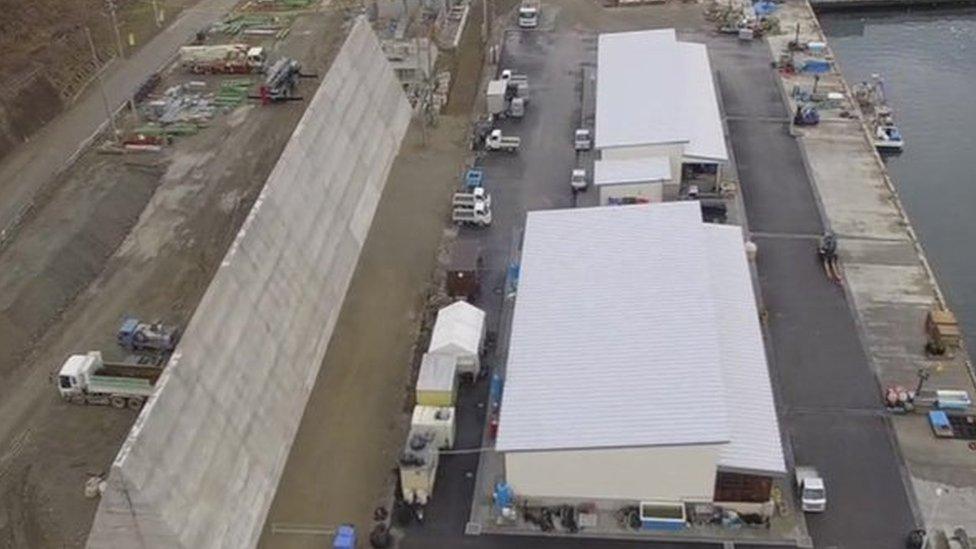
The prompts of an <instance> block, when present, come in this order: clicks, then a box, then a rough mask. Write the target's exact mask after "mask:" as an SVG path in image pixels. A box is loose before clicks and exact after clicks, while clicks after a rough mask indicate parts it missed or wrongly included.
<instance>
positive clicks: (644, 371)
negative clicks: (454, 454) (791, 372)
mask: <svg viewBox="0 0 976 549" xmlns="http://www.w3.org/2000/svg"><path fill="white" fill-rule="evenodd" d="M570 234H571V235H573V238H566V235H570ZM519 279H520V280H519V288H518V296H517V298H516V300H517V301H516V305H515V313H514V317H513V321H512V334H511V338H510V345H509V354H508V365H507V371H506V383H505V391H504V395H503V401H502V407H501V419H500V426H499V433H498V440H497V444H496V447H497V449H498V450H500V451H519V450H523V451H529V450H554V449H574V448H576V449H578V448H613V447H627V446H655V445H678V444H722V449H721V453H720V463H721V465H722V466H725V467H730V468H735V469H743V470H757V471H768V472H782V471H783V470H784V465H783V454H782V446H781V444H780V438H779V429H778V425H777V420H776V413H775V408H774V406H773V401H772V392H771V389H770V383H769V374H768V369H767V366H766V361H765V355H764V347H763V344H762V337H761V332H760V331H759V325H758V317H757V312H756V306H755V298H754V295H753V291H752V286H751V279H750V275H749V271H748V265H747V263H746V260H745V249H744V245H743V241H742V236H741V229H739V228H737V227H716V226H712V225H707V224H705V223H703V222H702V220H701V212H700V208H699V206H698V203H697V202H674V203H666V204H653V205H638V206H617V207H604V208H580V209H573V210H549V211H539V212H531V213H529V215H528V221H527V227H526V233H525V241H524V244H523V250H522V264H521V269H520V276H519Z"/></svg>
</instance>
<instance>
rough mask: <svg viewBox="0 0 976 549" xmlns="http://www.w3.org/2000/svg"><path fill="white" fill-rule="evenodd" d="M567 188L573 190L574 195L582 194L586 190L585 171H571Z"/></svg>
mask: <svg viewBox="0 0 976 549" xmlns="http://www.w3.org/2000/svg"><path fill="white" fill-rule="evenodd" d="M569 186H570V188H571V189H573V192H574V193H578V192H583V191H585V190H586V170H584V169H582V168H576V169H574V170H573V174H572V175H571V176H570V177H569Z"/></svg>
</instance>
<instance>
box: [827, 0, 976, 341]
mask: <svg viewBox="0 0 976 549" xmlns="http://www.w3.org/2000/svg"><path fill="white" fill-rule="evenodd" d="M820 22H821V24H822V26H823V28H824V31H825V32H826V33H827V36H828V37H829V41H830V45H831V47H832V48H833V50H834V54H835V55H836V56H837V58H838V61H839V63H840V67H841V70H842V71H843V72H844V76H845V77H846V79H847V81H848V83H849V84H851V85H853V84H855V83H856V82H859V81H861V80H867V79H869V78H870V77H871V75H872V74H875V73H877V74H880V75H881V76H882V78H883V79H884V82H885V90H886V92H887V96H888V103H889V105H891V107H892V108H893V109H894V110H895V119H896V122H897V123H898V126H899V127H900V128H901V130H902V134H904V136H905V151H904V152H903V153H901V154H900V155H899V156H895V157H890V158H889V159H888V168H889V171H890V173H891V176H892V178H893V179H894V182H895V186H896V187H897V188H898V191H899V194H900V195H901V198H902V202H903V203H904V205H905V208H906V209H907V210H908V214H909V217H910V218H911V220H912V224H913V225H914V226H915V228H916V230H917V231H918V233H919V236H920V238H921V240H922V245H923V247H924V248H925V252H926V254H927V255H928V257H929V261H930V262H931V263H932V268H933V269H934V270H935V273H936V277H937V278H938V279H939V284H940V285H941V287H942V290H943V291H944V292H945V294H946V297H947V298H948V300H949V305H950V307H952V308H953V310H955V312H956V315H957V316H958V317H959V319H960V321H961V322H962V323H963V325H964V328H965V331H966V335H967V344H968V346H969V349H976V169H974V167H976V8H949V9H941V8H940V9H931V10H917V11H910V10H904V9H903V10H897V11H862V12H850V13H840V12H836V13H823V14H820ZM920 329H921V327H920Z"/></svg>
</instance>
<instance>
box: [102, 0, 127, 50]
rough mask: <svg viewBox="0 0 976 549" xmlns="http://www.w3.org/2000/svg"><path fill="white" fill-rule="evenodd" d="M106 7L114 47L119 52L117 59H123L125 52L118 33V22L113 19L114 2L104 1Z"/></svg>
mask: <svg viewBox="0 0 976 549" xmlns="http://www.w3.org/2000/svg"><path fill="white" fill-rule="evenodd" d="M105 4H106V5H107V6H108V14H109V16H110V17H111V18H112V28H113V29H115V47H116V49H118V50H119V58H120V59H121V58H123V57H125V50H124V49H122V35H121V34H120V33H119V20H118V19H116V17H115V0H105Z"/></svg>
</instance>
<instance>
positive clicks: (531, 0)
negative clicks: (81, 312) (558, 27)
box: [518, 0, 542, 29]
mask: <svg viewBox="0 0 976 549" xmlns="http://www.w3.org/2000/svg"><path fill="white" fill-rule="evenodd" d="M541 11H542V9H541V7H540V5H539V0H522V3H521V4H520V5H519V9H518V26H519V28H522V29H534V28H536V27H538V26H539V14H540V12H541Z"/></svg>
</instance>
